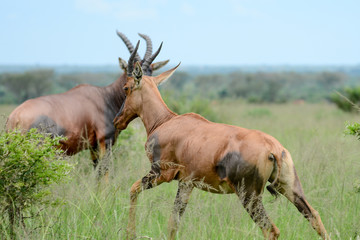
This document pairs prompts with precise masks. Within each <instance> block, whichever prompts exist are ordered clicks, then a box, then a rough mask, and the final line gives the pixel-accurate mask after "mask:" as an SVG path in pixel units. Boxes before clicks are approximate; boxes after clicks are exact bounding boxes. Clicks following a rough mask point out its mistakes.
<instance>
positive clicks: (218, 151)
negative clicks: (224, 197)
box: [114, 64, 330, 239]
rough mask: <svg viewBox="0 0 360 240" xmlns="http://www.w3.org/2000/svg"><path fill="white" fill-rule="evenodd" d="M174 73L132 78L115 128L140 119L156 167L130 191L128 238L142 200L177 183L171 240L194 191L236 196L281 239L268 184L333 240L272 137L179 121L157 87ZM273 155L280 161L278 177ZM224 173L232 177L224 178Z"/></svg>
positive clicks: (191, 118) (267, 232) (197, 120)
mask: <svg viewBox="0 0 360 240" xmlns="http://www.w3.org/2000/svg"><path fill="white" fill-rule="evenodd" d="M139 67H140V65H139V64H137V65H136V67H135V70H134V71H139ZM175 69H176V68H174V69H172V70H169V71H167V72H165V73H163V74H161V75H160V76H158V77H152V78H151V77H147V76H143V77H142V79H140V82H139V83H138V84H137V83H136V82H135V81H134V79H133V78H132V77H129V78H128V81H127V83H126V84H125V87H124V88H125V89H126V95H127V99H126V102H125V107H124V109H123V111H122V113H120V114H119V116H118V117H117V118H115V120H114V124H115V126H116V127H117V128H119V129H120V130H122V129H125V128H126V126H127V125H128V123H129V122H130V121H131V120H132V119H133V118H134V117H136V116H140V118H141V119H142V121H143V123H144V126H145V128H146V132H147V135H148V140H147V143H146V145H145V147H146V152H147V155H148V157H149V159H150V161H151V162H152V169H151V171H150V172H149V173H148V174H147V175H146V176H145V177H144V178H142V179H139V180H138V181H136V182H135V183H134V185H133V186H132V187H131V191H130V199H131V206H130V212H129V225H128V238H134V237H135V207H136V202H137V196H138V194H139V193H140V192H141V191H142V190H144V189H148V188H151V187H154V186H156V185H159V184H161V183H163V182H170V181H172V180H174V179H176V180H178V181H179V190H178V194H177V197H176V199H175V205H174V210H173V214H172V216H171V218H170V220H169V239H174V238H175V234H176V231H177V229H178V225H179V222H180V217H181V215H182V214H183V212H184V211H185V207H186V204H187V201H188V198H189V196H190V193H191V191H192V189H193V188H194V187H197V188H200V189H202V190H205V191H210V192H214V193H236V194H237V195H238V196H239V198H240V200H241V201H242V203H243V205H244V207H245V208H246V210H247V211H248V212H249V214H250V216H251V217H252V218H253V220H254V221H255V222H256V223H257V224H258V225H259V227H260V228H261V229H262V231H263V233H264V237H265V238H267V239H277V238H278V236H279V230H278V229H277V227H276V226H275V225H274V224H273V223H272V222H271V220H270V219H269V217H268V216H267V214H266V212H265V209H264V207H263V205H262V202H261V195H262V193H263V189H264V187H265V184H266V182H267V181H274V186H275V188H276V190H277V191H279V192H280V193H282V194H283V195H285V196H286V197H287V198H288V199H289V200H290V201H291V202H292V203H294V204H295V206H296V207H297V208H298V209H299V211H300V212H301V213H302V214H304V216H305V217H306V218H307V219H309V221H310V223H311V224H312V226H313V228H314V229H315V230H316V231H317V232H318V234H319V235H320V236H322V238H323V239H330V238H329V235H328V234H327V232H326V230H325V228H324V226H323V224H322V222H321V219H320V216H319V215H318V213H317V212H316V211H315V210H314V209H313V208H312V207H311V206H310V205H309V203H308V202H307V201H306V200H305V196H304V194H303V190H302V187H301V184H300V181H299V179H298V177H297V175H296V172H295V168H294V165H293V162H292V159H291V156H290V153H289V152H288V151H287V150H286V149H285V148H284V147H283V146H282V145H281V144H280V143H279V142H278V141H277V140H276V139H275V138H274V137H272V136H270V135H268V134H265V133H263V132H260V131H257V130H249V129H245V128H240V127H236V126H230V125H226V124H219V123H213V122H210V121H208V120H206V119H205V118H203V117H201V116H200V115H198V114H194V113H188V114H184V115H177V114H175V113H173V112H171V111H170V110H169V109H168V108H167V106H166V105H165V103H164V102H163V100H162V98H161V96H160V93H159V91H158V89H157V86H156V84H159V83H160V82H162V81H163V80H164V79H167V78H168V77H169V76H170V75H171V74H172V73H173V72H174V71H175ZM136 75H139V73H138V72H137V73H136ZM271 155H273V156H274V157H275V158H276V161H277V163H278V165H279V166H278V169H281V170H280V171H277V169H276V167H275V166H276V164H275V162H274V161H272V160H271V157H269V156H271ZM226 158H228V159H227V160H224V159H226ZM231 164H232V165H231ZM227 167H228V168H227ZM220 168H222V169H220ZM220 170H221V171H220ZM226 171H228V173H229V174H228V175H224V176H221V175H223V174H224V173H226ZM233 173H235V174H233ZM277 174H279V176H277Z"/></svg>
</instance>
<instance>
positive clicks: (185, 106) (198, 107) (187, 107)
mask: <svg viewBox="0 0 360 240" xmlns="http://www.w3.org/2000/svg"><path fill="white" fill-rule="evenodd" d="M162 97H163V99H164V102H165V103H166V105H167V106H168V107H169V109H170V110H171V111H173V112H176V113H177V114H184V113H190V112H194V113H197V114H200V115H201V116H203V117H205V118H206V119H208V120H210V121H213V122H219V121H221V119H220V117H219V116H218V115H217V114H216V113H215V112H214V110H213V108H212V106H211V104H212V103H211V102H210V101H209V100H207V99H205V98H201V97H199V96H188V95H186V94H185V93H181V94H175V93H174V92H172V91H163V92H162Z"/></svg>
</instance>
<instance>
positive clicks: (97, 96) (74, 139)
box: [6, 31, 169, 174]
mask: <svg viewBox="0 0 360 240" xmlns="http://www.w3.org/2000/svg"><path fill="white" fill-rule="evenodd" d="M117 34H118V35H119V37H120V38H121V39H122V40H123V42H124V43H125V45H126V46H127V48H128V50H129V52H130V53H131V56H130V58H129V61H128V63H126V62H125V61H124V60H122V59H121V58H119V64H120V67H121V69H122V70H123V74H122V75H121V76H120V77H119V78H118V79H117V80H116V81H115V82H113V83H112V84H110V85H108V86H106V87H97V86H92V85H88V84H81V85H79V86H76V87H74V88H72V89H70V90H69V91H67V92H64V93H61V94H54V95H48V96H42V97H38V98H34V99H30V100H27V101H25V102H24V103H22V104H21V105H19V106H18V107H17V108H16V109H15V110H14V111H13V112H12V113H11V114H10V116H9V117H8V119H7V123H6V129H7V130H8V131H9V130H12V129H15V128H19V129H21V130H22V131H27V130H29V129H31V128H38V129H39V130H40V131H45V132H47V133H50V134H52V135H56V136H64V137H66V139H65V140H64V141H61V146H60V147H61V148H62V149H63V150H64V151H65V153H66V154H68V155H73V154H76V153H78V152H79V151H81V150H84V149H90V154H91V159H92V162H93V166H94V169H96V167H97V165H98V162H99V160H100V159H102V158H103V157H104V156H105V155H106V153H107V151H108V150H109V148H110V147H111V146H112V145H113V144H114V143H115V140H116V138H117V136H118V132H117V131H116V129H115V128H114V125H113V119H114V117H115V115H116V113H117V112H118V111H119V109H120V107H121V106H122V104H123V102H124V100H125V92H124V90H123V86H124V84H125V82H126V79H127V76H128V73H130V74H131V72H132V69H133V65H134V61H141V62H142V69H143V71H144V73H145V74H146V75H149V76H151V74H152V72H153V71H154V70H157V69H159V68H161V67H162V66H164V65H165V64H166V63H167V62H168V61H169V60H166V61H162V62H157V63H152V62H153V60H154V59H155V58H156V56H157V55H158V54H159V52H160V49H161V46H162V45H160V47H159V49H158V50H157V51H156V52H155V53H154V54H152V42H151V39H150V38H149V37H148V36H147V35H143V34H139V35H140V36H141V37H142V38H144V39H145V41H146V43H147V48H146V53H145V55H144V58H143V60H141V58H140V56H139V55H138V53H137V48H138V47H139V42H138V44H137V46H136V48H135V49H134V47H133V45H132V44H131V42H130V41H129V40H128V39H127V37H126V36H125V35H124V34H122V33H120V32H118V31H117ZM102 171H103V172H104V174H106V171H107V170H106V169H105V170H102ZM99 174H101V170H100V169H99Z"/></svg>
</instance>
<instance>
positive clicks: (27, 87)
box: [1, 70, 54, 103]
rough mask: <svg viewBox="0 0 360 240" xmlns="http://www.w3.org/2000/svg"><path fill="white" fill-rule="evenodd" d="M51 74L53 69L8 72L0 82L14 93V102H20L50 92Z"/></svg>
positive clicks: (52, 74)
mask: <svg viewBox="0 0 360 240" xmlns="http://www.w3.org/2000/svg"><path fill="white" fill-rule="evenodd" d="M53 76H54V71H53V70H36V71H29V72H24V73H8V74H4V75H3V77H2V78H1V83H2V84H3V85H4V86H5V88H6V89H7V90H9V91H10V92H12V93H13V94H14V95H15V99H16V103H22V102H24V101H25V100H27V99H29V98H34V97H38V96H41V95H44V94H46V93H48V92H50V90H51V87H52V79H53Z"/></svg>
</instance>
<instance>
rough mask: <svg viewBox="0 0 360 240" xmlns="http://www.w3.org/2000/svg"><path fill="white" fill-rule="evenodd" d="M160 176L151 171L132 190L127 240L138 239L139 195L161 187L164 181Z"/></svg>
mask: <svg viewBox="0 0 360 240" xmlns="http://www.w3.org/2000/svg"><path fill="white" fill-rule="evenodd" d="M158 177H159V175H157V174H156V173H154V172H153V171H150V172H149V173H148V174H147V175H146V176H145V177H143V178H142V179H139V180H137V181H136V182H135V183H134V184H133V185H132V186H131V189H130V210H129V222H128V225H127V229H126V239H135V238H136V227H135V224H136V219H135V217H136V203H137V197H138V195H139V193H141V192H142V191H143V190H147V189H150V188H153V187H155V186H158V185H160V184H161V183H162V182H163V181H162V180H161V179H159V178H158Z"/></svg>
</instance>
